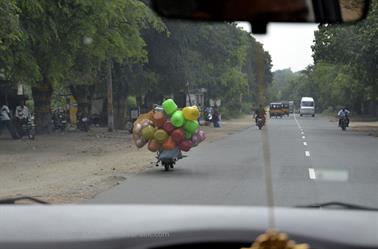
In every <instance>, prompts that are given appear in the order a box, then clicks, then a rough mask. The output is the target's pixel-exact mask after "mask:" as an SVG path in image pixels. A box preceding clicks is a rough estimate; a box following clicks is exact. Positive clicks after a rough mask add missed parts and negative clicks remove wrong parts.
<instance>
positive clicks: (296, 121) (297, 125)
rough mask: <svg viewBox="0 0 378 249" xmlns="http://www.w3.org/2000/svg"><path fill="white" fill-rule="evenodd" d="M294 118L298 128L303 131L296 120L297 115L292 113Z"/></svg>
mask: <svg viewBox="0 0 378 249" xmlns="http://www.w3.org/2000/svg"><path fill="white" fill-rule="evenodd" d="M294 119H295V123H297V126H298V128H299V129H300V130H302V131H303V129H302V127H301V125H300V124H299V122H298V120H297V115H295V114H294Z"/></svg>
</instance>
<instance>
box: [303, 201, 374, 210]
mask: <svg viewBox="0 0 378 249" xmlns="http://www.w3.org/2000/svg"><path fill="white" fill-rule="evenodd" d="M296 207H298V208H333V209H351V210H366V211H378V208H371V207H365V206H360V205H355V204H349V203H345V202H337V201H334V202H324V203H319V204H310V205H301V206H296Z"/></svg>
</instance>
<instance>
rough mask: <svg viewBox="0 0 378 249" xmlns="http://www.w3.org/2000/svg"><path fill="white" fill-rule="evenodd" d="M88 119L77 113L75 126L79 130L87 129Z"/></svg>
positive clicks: (86, 130)
mask: <svg viewBox="0 0 378 249" xmlns="http://www.w3.org/2000/svg"><path fill="white" fill-rule="evenodd" d="M89 125H90V120H89V118H88V117H87V116H86V115H85V114H78V118H77V128H78V129H79V130H81V131H85V132H88V131H89Z"/></svg>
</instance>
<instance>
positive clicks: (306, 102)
mask: <svg viewBox="0 0 378 249" xmlns="http://www.w3.org/2000/svg"><path fill="white" fill-rule="evenodd" d="M301 105H302V106H304V107H311V106H314V102H312V101H302V103H301Z"/></svg>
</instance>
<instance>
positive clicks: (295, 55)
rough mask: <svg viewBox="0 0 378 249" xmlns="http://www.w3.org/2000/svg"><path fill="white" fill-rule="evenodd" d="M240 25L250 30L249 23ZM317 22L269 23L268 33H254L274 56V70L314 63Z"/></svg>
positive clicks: (295, 68) (296, 69)
mask: <svg viewBox="0 0 378 249" xmlns="http://www.w3.org/2000/svg"><path fill="white" fill-rule="evenodd" d="M238 26H240V27H242V28H243V29H244V30H246V31H250V30H251V29H250V25H249V24H248V23H243V22H240V23H238ZM315 30H317V24H269V25H268V32H267V34H266V35H253V36H254V37H255V38H256V40H257V41H259V42H261V43H262V44H263V45H264V49H265V50H267V51H268V52H269V53H270V55H271V56H272V61H273V62H272V64H273V71H275V70H278V69H285V68H291V70H292V71H294V72H296V71H300V70H302V69H305V68H306V67H307V66H308V65H309V64H313V59H312V57H311V55H312V51H311V45H312V44H313V40H314V31H315Z"/></svg>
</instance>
